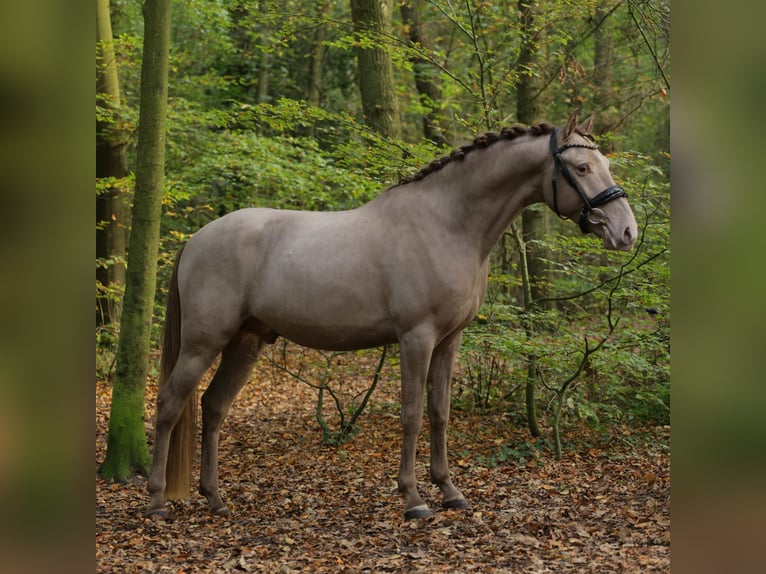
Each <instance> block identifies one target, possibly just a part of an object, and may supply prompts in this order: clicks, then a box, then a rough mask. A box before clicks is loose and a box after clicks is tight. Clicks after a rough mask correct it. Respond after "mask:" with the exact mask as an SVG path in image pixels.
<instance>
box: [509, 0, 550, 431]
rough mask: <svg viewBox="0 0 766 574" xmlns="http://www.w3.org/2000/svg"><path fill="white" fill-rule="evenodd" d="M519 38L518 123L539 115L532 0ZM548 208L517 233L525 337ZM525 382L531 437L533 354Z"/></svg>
mask: <svg viewBox="0 0 766 574" xmlns="http://www.w3.org/2000/svg"><path fill="white" fill-rule="evenodd" d="M518 9H519V16H520V19H521V20H520V22H519V24H520V29H521V32H522V38H521V53H520V54H519V83H518V85H517V86H516V113H517V117H518V120H519V122H521V123H523V124H532V123H534V122H535V121H537V120H538V119H539V118H538V117H537V115H538V109H537V102H536V101H535V100H534V98H533V94H534V93H535V91H536V86H535V76H534V73H533V71H534V67H535V61H536V58H535V56H536V53H537V47H536V45H535V37H534V11H535V2H534V0H519V2H518ZM547 228H548V211H547V210H544V209H540V208H539V207H533V208H527V209H525V210H524V212H523V213H522V215H521V235H522V239H521V240H520V241H519V249H520V250H523V252H522V257H521V265H522V266H523V267H524V268H525V269H522V276H523V277H524V283H525V284H524V293H523V301H524V311H525V320H524V330H525V331H526V335H527V337H528V338H531V337H533V336H534V334H535V332H536V326H535V324H534V319H533V316H532V314H533V312H534V310H535V307H536V306H537V303H535V301H536V300H537V299H540V298H541V297H543V296H544V293H545V284H546V283H547V282H548V273H549V270H548V268H547V265H546V263H545V259H544V256H543V252H542V249H541V248H540V246H539V244H537V241H538V240H540V239H542V238H543V237H544V236H545V234H546V233H547V230H548V229H547ZM526 361H527V382H526V385H525V389H524V391H525V402H526V409H527V426H528V427H529V432H530V434H531V435H532V436H534V437H537V436H540V427H539V425H538V422H537V403H536V399H535V387H536V382H537V357H535V356H533V355H527V357H526Z"/></svg>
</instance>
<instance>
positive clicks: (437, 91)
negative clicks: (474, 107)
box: [400, 0, 452, 146]
mask: <svg viewBox="0 0 766 574" xmlns="http://www.w3.org/2000/svg"><path fill="white" fill-rule="evenodd" d="M400 11H401V15H402V23H403V24H404V25H405V27H406V28H407V31H408V35H409V38H410V45H411V46H412V47H422V48H424V49H426V50H430V49H431V47H432V44H431V40H430V38H428V36H427V34H426V31H425V28H424V27H423V24H422V22H421V20H420V15H421V13H422V12H423V1H422V0H403V1H402V3H401V5H400ZM410 61H411V62H412V71H413V74H414V76H415V89H416V90H417V91H418V96H419V98H420V104H421V105H422V106H423V107H424V108H425V109H426V112H425V113H424V114H423V135H424V136H425V138H426V139H429V140H431V141H432V142H434V143H435V144H436V145H441V146H444V145H451V143H452V137H451V136H450V134H449V132H448V128H447V126H446V125H444V123H443V122H441V121H440V118H439V114H438V111H437V110H438V109H439V107H440V102H441V99H442V92H441V87H440V86H439V83H438V82H437V79H436V75H435V73H434V70H433V67H432V66H431V65H430V64H429V63H428V61H427V60H425V59H423V58H421V57H420V56H417V55H413V56H411V57H410Z"/></svg>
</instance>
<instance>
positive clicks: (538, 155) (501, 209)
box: [424, 136, 548, 260]
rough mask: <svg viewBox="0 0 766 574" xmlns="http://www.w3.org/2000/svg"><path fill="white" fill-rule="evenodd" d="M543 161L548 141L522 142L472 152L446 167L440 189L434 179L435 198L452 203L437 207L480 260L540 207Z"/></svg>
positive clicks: (439, 185)
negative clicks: (527, 209)
mask: <svg viewBox="0 0 766 574" xmlns="http://www.w3.org/2000/svg"><path fill="white" fill-rule="evenodd" d="M547 157H548V148H547V139H546V138H541V137H532V136H524V137H521V138H519V139H517V140H510V141H499V142H496V143H494V144H492V145H490V146H489V147H487V148H485V149H482V150H475V151H473V152H471V153H470V154H468V155H467V156H466V157H465V159H463V160H462V161H460V162H455V164H454V165H453V166H452V168H451V169H448V168H449V166H445V168H443V170H442V171H443V172H444V173H443V174H442V177H439V178H438V179H439V181H438V185H437V178H436V177H435V178H434V186H433V187H434V190H433V193H435V194H440V193H441V194H444V195H445V196H450V198H451V199H452V201H449V202H447V201H442V202H440V205H442V206H445V207H446V208H449V209H450V210H451V214H450V218H451V219H452V221H453V222H454V223H455V224H456V225H457V226H458V229H461V230H462V231H463V232H464V233H465V234H466V240H467V241H472V242H475V243H476V246H477V249H478V250H479V254H480V257H481V259H482V260H483V259H484V258H486V257H487V256H489V253H490V251H491V250H492V248H493V247H494V246H495V244H496V243H497V242H498V240H499V239H500V237H502V234H503V232H504V231H505V229H506V228H507V227H508V225H510V223H511V222H512V221H513V220H514V219H515V218H516V217H517V216H518V215H519V214H520V213H521V212H522V211H523V210H524V208H525V207H527V206H528V205H530V204H532V203H535V202H538V201H542V185H541V183H542V179H543V178H542V170H543V166H544V165H545V161H546V159H547ZM436 175H438V174H434V176H436ZM424 181H427V180H424ZM437 187H439V188H441V189H436V188H437Z"/></svg>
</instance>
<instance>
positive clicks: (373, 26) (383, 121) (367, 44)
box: [351, 0, 402, 138]
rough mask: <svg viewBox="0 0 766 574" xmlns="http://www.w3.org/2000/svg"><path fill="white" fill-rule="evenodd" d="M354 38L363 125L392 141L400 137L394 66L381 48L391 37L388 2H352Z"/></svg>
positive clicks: (370, 0)
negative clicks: (387, 38)
mask: <svg viewBox="0 0 766 574" xmlns="http://www.w3.org/2000/svg"><path fill="white" fill-rule="evenodd" d="M351 19H352V21H353V24H354V30H355V31H356V35H357V47H356V55H357V77H358V82H359V91H360V92H361V96H362V113H363V114H364V122H365V124H367V125H368V126H369V127H370V128H372V129H373V130H375V131H377V132H379V133H381V134H383V135H385V136H387V137H391V138H400V137H401V131H402V130H401V122H400V119H399V111H398V109H397V104H396V90H395V86H394V65H393V62H392V60H391V54H389V53H388V51H387V50H386V49H385V48H382V47H381V46H380V44H381V43H382V42H384V41H385V40H386V37H387V36H389V35H390V34H391V0H351Z"/></svg>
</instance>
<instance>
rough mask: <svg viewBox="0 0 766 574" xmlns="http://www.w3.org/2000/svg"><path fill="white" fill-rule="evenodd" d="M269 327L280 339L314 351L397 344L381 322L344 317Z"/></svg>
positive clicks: (277, 322)
mask: <svg viewBox="0 0 766 574" xmlns="http://www.w3.org/2000/svg"><path fill="white" fill-rule="evenodd" d="M267 324H268V325H269V327H270V328H271V329H272V330H273V331H274V332H275V333H276V334H277V335H278V336H281V337H285V338H286V339H289V340H290V341H293V342H294V343H297V344H299V345H302V346H304V347H311V348H313V349H323V350H326V351H353V350H356V349H367V348H370V347H379V346H381V345H386V344H389V343H395V342H396V333H395V331H394V329H393V328H390V327H388V326H387V325H384V324H381V323H374V322H370V323H367V324H355V323H353V322H349V321H347V320H343V318H342V317H339V318H337V319H336V320H327V321H325V322H322V323H315V322H313V321H311V320H308V319H304V320H303V321H299V320H295V319H293V320H285V319H282V320H277V319H275V320H272V321H268V322H267Z"/></svg>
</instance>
